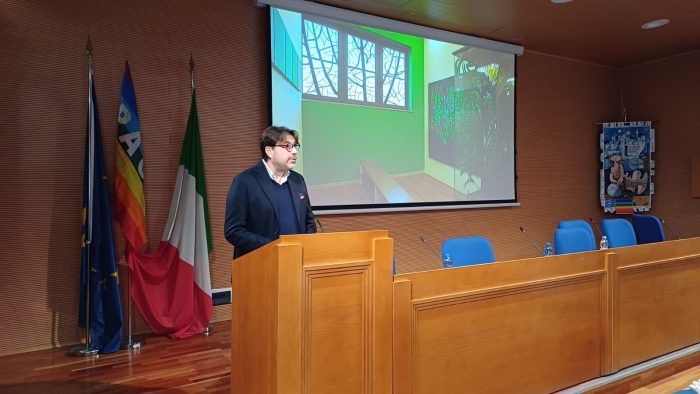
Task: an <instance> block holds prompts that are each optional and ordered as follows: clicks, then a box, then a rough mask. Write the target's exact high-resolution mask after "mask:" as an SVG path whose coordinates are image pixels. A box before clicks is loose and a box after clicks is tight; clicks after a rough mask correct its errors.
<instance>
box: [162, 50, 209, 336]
mask: <svg viewBox="0 0 700 394" xmlns="http://www.w3.org/2000/svg"><path fill="white" fill-rule="evenodd" d="M194 79H195V78H194V60H193V59H192V54H191V53H190V82H191V84H192V88H191V92H190V93H192V95H194ZM178 201H179V198H178ZM168 238H170V237H168ZM213 328H214V326H212V325H211V324H207V327H206V328H205V329H204V331H203V332H202V335H204V336H205V337H208V336H209V335H210V334H211V331H212V329H213Z"/></svg>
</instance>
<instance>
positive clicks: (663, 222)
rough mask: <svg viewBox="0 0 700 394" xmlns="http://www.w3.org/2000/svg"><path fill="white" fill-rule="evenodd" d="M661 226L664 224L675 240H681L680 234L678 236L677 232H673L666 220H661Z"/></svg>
mask: <svg viewBox="0 0 700 394" xmlns="http://www.w3.org/2000/svg"><path fill="white" fill-rule="evenodd" d="M661 224H663V225H664V226H666V228H667V229H668V232H669V233H671V235H672V236H673V238H675V239H681V237H679V236H678V234H676V232H675V231H673V229H672V228H671V226H669V225H668V223H666V221H665V220H663V219H661Z"/></svg>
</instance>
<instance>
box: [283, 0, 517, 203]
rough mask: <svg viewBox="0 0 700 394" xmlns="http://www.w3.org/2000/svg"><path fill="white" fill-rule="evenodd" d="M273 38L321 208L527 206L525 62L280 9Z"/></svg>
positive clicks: (288, 108)
mask: <svg viewBox="0 0 700 394" xmlns="http://www.w3.org/2000/svg"><path fill="white" fill-rule="evenodd" d="M270 37H271V64H272V67H271V69H272V75H271V81H272V122H273V124H275V125H284V126H287V127H290V128H294V129H296V130H298V131H299V133H300V135H301V137H300V139H301V144H302V147H303V148H302V149H301V151H300V153H299V160H298V161H297V167H296V170H297V171H299V172H301V173H303V174H304V177H305V178H306V182H307V185H308V188H309V195H310V200H311V202H312V203H313V206H314V208H315V209H322V210H323V209H338V208H349V209H352V208H355V207H358V208H367V207H390V206H394V205H395V204H396V205H397V206H402V207H403V206H412V205H416V206H425V205H429V204H435V205H446V204H463V203H469V202H506V201H514V200H515V172H514V166H515V162H514V160H515V158H514V115H513V114H514V102H515V101H514V95H515V78H514V62H515V60H514V55H512V54H505V53H499V52H495V51H489V50H484V49H478V48H472V47H465V46H463V45H457V44H451V43H445V42H441V41H436V40H431V39H428V38H422V37H416V36H411V35H406V34H400V33H395V32H390V31H386V30H381V29H376V28H372V27H367V26H360V25H355V24H349V23H344V22H340V21H333V20H329V19H325V18H320V17H315V16H312V15H304V14H300V13H296V12H290V11H285V10H280V9H275V8H271V34H270Z"/></svg>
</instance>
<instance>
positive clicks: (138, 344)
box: [126, 241, 141, 350]
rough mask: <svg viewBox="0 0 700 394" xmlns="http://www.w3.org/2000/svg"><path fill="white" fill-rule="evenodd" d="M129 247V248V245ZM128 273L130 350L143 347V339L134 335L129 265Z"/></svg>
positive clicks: (128, 342)
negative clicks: (140, 339) (137, 338)
mask: <svg viewBox="0 0 700 394" xmlns="http://www.w3.org/2000/svg"><path fill="white" fill-rule="evenodd" d="M127 242H128V241H127ZM127 248H128V246H127ZM127 253H128V252H127ZM126 273H127V275H128V278H129V280H128V282H129V290H128V291H129V293H128V294H127V298H128V299H129V303H128V304H127V311H126V313H127V314H128V315H129V339H128V341H127V343H126V348H127V349H128V350H137V349H141V341H134V340H133V337H132V323H133V318H132V313H131V303H132V300H131V270H130V269H129V268H128V267H127V270H126Z"/></svg>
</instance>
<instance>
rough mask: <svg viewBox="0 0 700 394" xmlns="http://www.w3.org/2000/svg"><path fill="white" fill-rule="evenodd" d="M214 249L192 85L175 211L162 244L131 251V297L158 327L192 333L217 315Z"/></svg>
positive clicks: (174, 332) (176, 333)
mask: <svg viewBox="0 0 700 394" xmlns="http://www.w3.org/2000/svg"><path fill="white" fill-rule="evenodd" d="M127 248H129V246H128V245H127ZM209 252H211V233H210V231H209V209H208V204H207V190H206V182H205V179H204V161H203V158H202V145H201V143H200V138H199V119H198V117H197V100H196V96H195V92H194V89H193V90H192V103H191V105H190V115H189V119H188V121H187V130H186V132H185V141H184V142H183V145H182V151H181V153H180V164H179V166H178V170H177V178H176V179H175V189H174V191H173V197H172V200H171V203H170V213H169V215H168V221H167V224H166V226H165V230H164V232H163V237H162V239H161V242H160V245H159V247H158V250H157V251H156V252H155V253H153V254H146V253H143V252H141V251H134V250H129V251H128V253H127V261H128V263H129V268H130V269H131V272H132V277H131V278H132V279H131V286H132V290H131V297H132V298H133V300H134V304H135V305H136V307H137V308H138V309H139V311H140V312H141V315H142V316H143V318H144V320H145V321H146V322H147V323H148V324H149V326H150V327H151V329H153V331H154V332H155V333H157V334H167V335H169V336H170V337H171V338H187V337H189V336H192V335H196V334H201V333H203V332H204V330H205V329H206V328H207V325H208V324H209V321H210V320H211V315H212V299H211V281H210V277H209Z"/></svg>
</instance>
